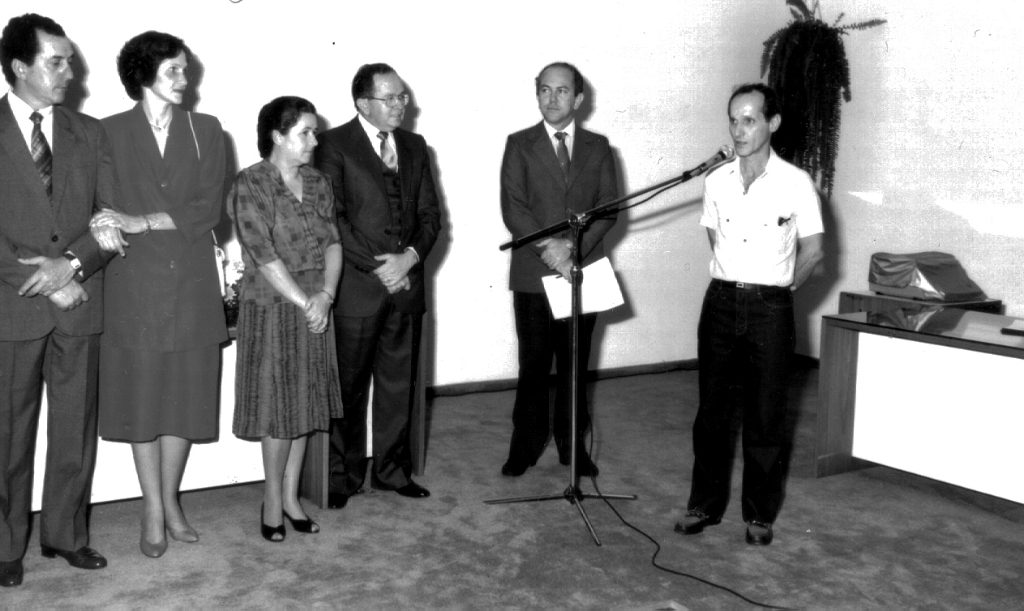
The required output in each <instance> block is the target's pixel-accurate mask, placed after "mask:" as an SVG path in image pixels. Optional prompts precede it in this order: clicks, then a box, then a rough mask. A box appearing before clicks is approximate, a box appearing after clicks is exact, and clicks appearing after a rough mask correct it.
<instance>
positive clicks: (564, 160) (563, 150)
mask: <svg viewBox="0 0 1024 611" xmlns="http://www.w3.org/2000/svg"><path fill="white" fill-rule="evenodd" d="M566 135H567V134H566V133H565V132H556V133H555V138H557V139H558V165H560V166H562V178H564V179H565V180H569V147H567V146H565V137H566Z"/></svg>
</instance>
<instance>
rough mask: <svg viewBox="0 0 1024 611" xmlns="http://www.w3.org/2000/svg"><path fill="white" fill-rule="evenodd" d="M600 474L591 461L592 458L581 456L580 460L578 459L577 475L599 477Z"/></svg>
mask: <svg viewBox="0 0 1024 611" xmlns="http://www.w3.org/2000/svg"><path fill="white" fill-rule="evenodd" d="M563 464H564V463H563ZM598 473H600V471H598V469H597V465H595V464H594V461H592V460H590V457H589V456H587V455H586V454H580V456H579V458H577V459H576V475H578V476H580V477H597V475H598Z"/></svg>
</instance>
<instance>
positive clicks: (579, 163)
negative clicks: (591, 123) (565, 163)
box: [565, 124, 594, 191]
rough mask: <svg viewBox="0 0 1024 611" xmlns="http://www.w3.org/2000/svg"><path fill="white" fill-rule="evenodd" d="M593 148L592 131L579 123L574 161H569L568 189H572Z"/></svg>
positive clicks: (566, 187)
mask: <svg viewBox="0 0 1024 611" xmlns="http://www.w3.org/2000/svg"><path fill="white" fill-rule="evenodd" d="M593 150H594V147H593V143H592V142H591V137H590V132H588V131H586V130H585V129H582V128H580V126H579V124H577V125H576V136H575V137H574V138H573V143H572V157H571V159H572V161H570V162H569V178H568V180H566V181H565V189H566V191H568V190H569V189H571V188H572V184H573V183H574V182H576V179H577V178H579V176H580V171H581V170H582V169H583V166H584V164H586V163H587V159H588V158H589V157H590V154H591V153H592V152H593Z"/></svg>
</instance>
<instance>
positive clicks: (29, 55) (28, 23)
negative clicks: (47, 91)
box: [0, 13, 67, 87]
mask: <svg viewBox="0 0 1024 611" xmlns="http://www.w3.org/2000/svg"><path fill="white" fill-rule="evenodd" d="M39 31H42V32H45V33H47V34H49V35H50V36H60V37H62V38H67V34H65V33H64V28H62V27H60V25H59V24H58V23H57V22H56V21H54V20H53V19H50V18H49V17H43V16H42V15H37V14H35V13H25V14H24V15H22V16H20V17H11V20H10V21H8V22H7V25H6V26H5V27H4V32H3V34H2V38H0V62H3V65H4V67H3V69H4V78H5V79H7V84H8V85H10V86H12V87H13V86H14V80H15V78H16V77H15V76H14V68H12V67H11V62H13V61H14V60H16V59H18V60H21V61H23V62H25V63H26V64H28V65H32V63H33V62H34V61H35V60H36V55H39V51H40V50H41V49H40V48H39V35H38V34H37V33H36V32H39Z"/></svg>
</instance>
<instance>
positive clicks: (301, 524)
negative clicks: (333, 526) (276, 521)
mask: <svg viewBox="0 0 1024 611" xmlns="http://www.w3.org/2000/svg"><path fill="white" fill-rule="evenodd" d="M281 514H282V515H284V517H285V518H287V519H288V521H289V522H291V523H292V529H293V530H294V531H295V532H298V533H306V534H307V535H311V534H316V533H318V532H320V525H319V524H317V523H316V522H314V521H313V520H311V519H309V518H308V517H307V518H306V519H305V520H296V519H295V518H293V517H291V516H290V515H288V512H287V511H282V512H281Z"/></svg>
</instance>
